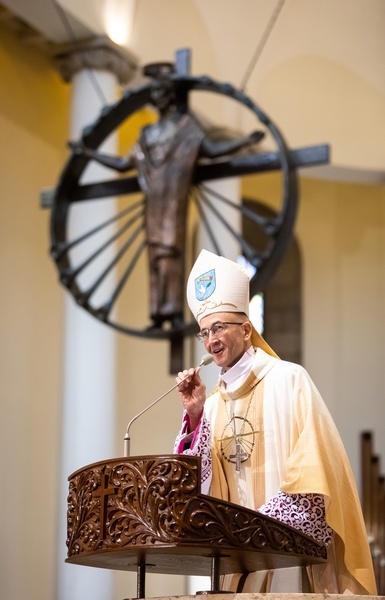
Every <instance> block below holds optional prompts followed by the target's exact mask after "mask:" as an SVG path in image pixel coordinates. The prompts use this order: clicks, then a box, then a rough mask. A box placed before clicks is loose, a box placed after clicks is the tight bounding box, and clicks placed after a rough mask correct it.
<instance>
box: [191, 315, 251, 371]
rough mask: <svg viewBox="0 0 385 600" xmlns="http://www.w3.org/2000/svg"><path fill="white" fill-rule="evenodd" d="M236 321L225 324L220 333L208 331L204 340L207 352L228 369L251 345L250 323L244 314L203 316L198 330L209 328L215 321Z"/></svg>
mask: <svg viewBox="0 0 385 600" xmlns="http://www.w3.org/2000/svg"><path fill="white" fill-rule="evenodd" d="M229 321H230V322H231V323H237V324H236V325H233V324H231V325H226V326H225V329H224V330H223V331H222V332H221V333H220V335H217V336H216V335H214V334H213V333H212V332H210V333H209V336H208V338H207V340H205V341H204V345H205V348H206V350H207V352H209V353H210V354H212V355H213V357H214V362H215V364H217V365H218V366H219V367H222V368H223V369H224V370H226V371H227V370H228V369H230V367H232V366H234V365H235V363H237V362H238V360H239V359H240V358H241V357H242V356H243V354H244V353H245V352H246V350H247V349H248V348H249V347H250V346H251V330H252V327H251V323H250V321H248V320H247V317H246V315H242V314H239V313H227V312H223V313H214V314H212V315H209V316H207V317H204V318H203V319H202V320H201V322H200V330H201V331H203V330H204V329H211V328H212V327H213V326H214V325H215V324H216V323H218V322H222V323H226V322H229Z"/></svg>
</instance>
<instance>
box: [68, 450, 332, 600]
mask: <svg viewBox="0 0 385 600" xmlns="http://www.w3.org/2000/svg"><path fill="white" fill-rule="evenodd" d="M67 546H68V558H67V559H66V562H68V563H74V564H79V565H87V566H93V567H101V568H107V569H119V570H126V571H136V572H137V597H138V598H144V597H145V576H146V573H147V572H151V573H165V574H179V575H204V576H210V577H211V592H212V593H217V592H218V593H220V589H219V578H220V575H223V574H227V573H247V572H252V571H259V570H265V569H280V568H287V567H296V566H307V565H311V564H317V563H323V562H325V561H326V556H327V555H326V548H325V546H324V545H323V544H320V543H318V542H316V541H315V540H313V539H312V538H310V537H308V536H306V535H304V534H302V533H301V532H300V531H298V530H297V529H294V528H293V527H290V526H287V525H284V524H282V523H280V522H279V521H276V520H275V519H272V518H270V517H266V516H264V515H262V514H260V513H258V512H255V511H252V510H249V509H247V508H244V507H242V506H238V505H236V504H232V503H231V502H225V501H222V500H219V499H217V498H212V497H211V496H206V495H204V494H201V493H200V459H199V458H198V457H195V456H185V455H174V454H172V455H162V456H139V457H130V458H114V459H111V460H108V461H105V462H98V463H94V464H92V465H88V466H86V467H84V468H83V469H80V470H78V471H76V472H75V473H74V474H73V475H71V476H70V477H69V495H68V513H67ZM222 593H223V592H222Z"/></svg>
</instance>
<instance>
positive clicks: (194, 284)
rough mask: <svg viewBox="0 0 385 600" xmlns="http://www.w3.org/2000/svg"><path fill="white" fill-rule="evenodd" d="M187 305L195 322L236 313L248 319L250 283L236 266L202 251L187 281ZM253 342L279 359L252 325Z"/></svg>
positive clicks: (238, 266) (244, 271)
mask: <svg viewBox="0 0 385 600" xmlns="http://www.w3.org/2000/svg"><path fill="white" fill-rule="evenodd" d="M187 303H188V305H189V307H190V310H191V312H192V313H193V315H194V317H195V319H196V320H197V321H198V323H200V321H201V319H203V317H207V316H208V315H211V314H213V313H221V312H237V313H244V314H245V315H246V316H247V317H249V305H250V281H249V276H248V274H247V271H246V270H245V269H243V267H241V266H240V265H238V264H237V263H235V262H233V261H231V260H229V259H228V258H224V257H223V256H217V255H216V254H213V253H212V252H209V251H208V250H202V251H201V253H200V254H199V256H198V258H197V259H196V261H195V264H194V266H193V268H192V269H191V273H190V275H189V278H188V281H187ZM251 342H252V344H253V346H254V347H257V348H262V349H263V350H264V351H265V352H267V353H268V354H270V355H271V356H277V355H276V353H275V352H274V350H272V349H271V348H270V346H269V345H268V344H267V342H266V341H265V340H264V339H263V337H262V336H261V335H260V334H259V333H258V331H257V330H256V329H255V327H254V325H253V332H252V336H251Z"/></svg>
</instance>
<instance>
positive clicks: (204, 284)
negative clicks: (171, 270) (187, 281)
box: [195, 269, 216, 300]
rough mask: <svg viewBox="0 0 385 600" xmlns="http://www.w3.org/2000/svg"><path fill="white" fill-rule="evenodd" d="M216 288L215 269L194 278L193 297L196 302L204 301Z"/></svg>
mask: <svg viewBox="0 0 385 600" xmlns="http://www.w3.org/2000/svg"><path fill="white" fill-rule="evenodd" d="M215 287H216V280H215V269H211V271H207V272H206V273H203V275H199V277H196V278H195V296H196V299H197V300H206V298H209V297H210V296H211V294H213V293H214V291H215Z"/></svg>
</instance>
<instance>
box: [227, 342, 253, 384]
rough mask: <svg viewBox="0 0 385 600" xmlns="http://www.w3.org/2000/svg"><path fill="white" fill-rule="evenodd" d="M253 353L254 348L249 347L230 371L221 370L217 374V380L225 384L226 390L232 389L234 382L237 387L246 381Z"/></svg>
mask: <svg viewBox="0 0 385 600" xmlns="http://www.w3.org/2000/svg"><path fill="white" fill-rule="evenodd" d="M255 352H256V348H253V347H252V346H251V347H250V348H248V349H247V350H246V352H245V353H244V355H243V356H242V358H240V359H239V361H238V362H237V363H235V365H233V366H232V367H231V369H229V370H228V371H224V370H223V369H221V372H220V373H219V379H220V382H223V383H224V384H225V386H226V388H228V387H234V384H235V382H236V385H237V387H238V386H239V385H240V384H241V382H242V381H243V380H244V379H246V377H247V376H248V374H249V373H250V370H251V367H252V365H253V362H254V356H255ZM238 380H239V381H238Z"/></svg>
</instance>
